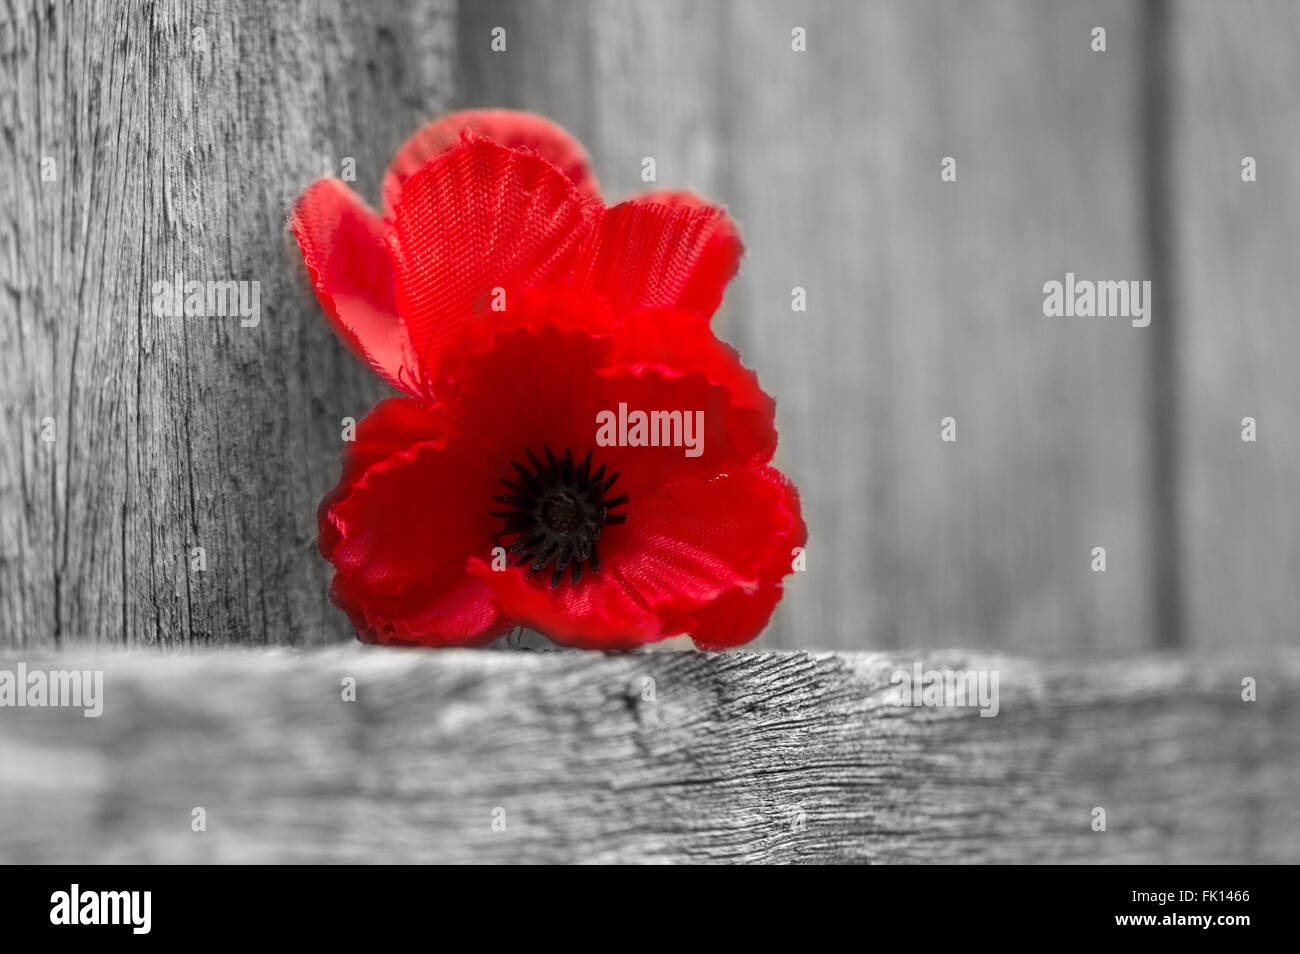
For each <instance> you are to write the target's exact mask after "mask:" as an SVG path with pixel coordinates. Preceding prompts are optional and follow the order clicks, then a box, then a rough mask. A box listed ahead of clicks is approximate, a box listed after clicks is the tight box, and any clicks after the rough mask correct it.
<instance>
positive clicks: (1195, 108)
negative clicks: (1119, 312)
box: [1164, 0, 1300, 646]
mask: <svg viewBox="0 0 1300 954" xmlns="http://www.w3.org/2000/svg"><path fill="white" fill-rule="evenodd" d="M1175 10H1176V13H1177V17H1176V19H1175V30H1174V35H1173V42H1172V44H1171V46H1172V50H1173V68H1174V70H1175V73H1176V82H1175V85H1174V87H1173V88H1174V91H1175V93H1176V99H1175V101H1174V103H1173V104H1172V112H1171V120H1170V130H1171V133H1172V137H1173V142H1172V149H1171V161H1172V167H1171V168H1169V169H1166V170H1165V171H1164V173H1165V175H1167V176H1168V177H1169V182H1170V188H1171V192H1172V194H1173V197H1174V202H1173V206H1174V209H1175V213H1176V215H1177V217H1178V219H1179V225H1180V228H1178V229H1177V230H1176V233H1175V235H1176V237H1177V241H1176V242H1175V243H1174V246H1173V249H1172V256H1173V262H1174V268H1175V269H1176V275H1177V278H1178V280H1179V285H1180V288H1181V290H1182V295H1181V297H1180V305H1179V313H1178V315H1177V319H1178V322H1179V329H1180V334H1181V345H1182V354H1183V356H1184V360H1183V368H1184V373H1183V387H1182V393H1183V398H1184V400H1183V402H1182V416H1181V419H1180V421H1179V422H1178V424H1179V426H1178V429H1177V432H1176V434H1177V438H1178V442H1177V445H1176V446H1177V449H1178V453H1179V464H1180V466H1181V467H1182V468H1183V469H1184V472H1185V473H1186V477H1185V479H1184V481H1183V493H1182V494H1181V495H1180V497H1179V501H1178V502H1179V506H1180V508H1181V511H1182V514H1183V521H1184V524H1185V527H1186V532H1185V539H1186V549H1185V551H1184V552H1185V557H1184V560H1185V566H1186V575H1187V580H1188V586H1187V592H1188V626H1189V629H1190V635H1191V641H1192V642H1194V643H1196V644H1198V645H1201V646H1208V645H1222V644H1224V643H1230V644H1232V645H1238V646H1239V645H1277V644H1279V643H1283V642H1286V643H1290V644H1292V645H1294V644H1296V643H1297V642H1300V587H1298V586H1297V585H1296V583H1297V581H1300V373H1297V360H1298V358H1300V321H1297V308H1296V288H1295V279H1296V263H1297V254H1298V253H1297V250H1298V249H1300V98H1298V97H1297V95H1296V91H1297V90H1300V59H1297V57H1296V53H1295V51H1296V49H1297V46H1298V45H1300V6H1297V5H1296V4H1293V3H1285V2H1271V0H1265V2H1259V0H1252V2H1243V3H1234V4H1232V5H1231V6H1225V5H1222V4H1215V3H1211V2H1188V3H1179V4H1177V5H1176V7H1175ZM1246 156H1252V157H1254V158H1255V160H1256V162H1257V164H1258V167H1257V173H1258V180H1257V181H1256V182H1253V183H1246V182H1243V181H1242V178H1241V173H1242V167H1241V161H1242V159H1243V157H1246ZM1244 417H1253V418H1255V419H1256V421H1257V424H1258V433H1257V438H1258V439H1257V441H1256V442H1255V443H1246V442H1243V441H1242V439H1241V433H1242V418H1244Z"/></svg>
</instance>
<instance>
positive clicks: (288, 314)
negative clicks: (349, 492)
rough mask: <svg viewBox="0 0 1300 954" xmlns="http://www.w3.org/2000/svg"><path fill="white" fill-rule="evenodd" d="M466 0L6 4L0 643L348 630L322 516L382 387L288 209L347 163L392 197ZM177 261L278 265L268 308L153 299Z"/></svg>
mask: <svg viewBox="0 0 1300 954" xmlns="http://www.w3.org/2000/svg"><path fill="white" fill-rule="evenodd" d="M452 13H453V5H452V3H451V2H450V0H421V2H419V3H411V2H406V0H390V2H383V3H365V4H355V3H348V2H343V0H331V2H325V3H318V2H309V0H301V2H292V3H274V4H264V3H261V2H258V0H239V2H232V3H223V4H218V5H212V4H205V3H197V2H186V0H159V2H144V0H105V2H96V3H80V2H70V0H68V2H55V3H45V2H41V3H36V2H29V0H19V2H16V3H10V4H5V5H3V7H0V69H3V81H2V82H0V131H2V132H3V135H0V169H3V170H4V171H3V174H2V175H0V369H3V370H2V371H0V446H2V447H3V452H0V645H3V646H42V647H47V646H75V645H78V644H85V643H95V642H103V643H117V644H121V643H129V644H138V643H143V644H151V643H169V644H176V643H207V642H212V643H228V642H233V643H266V642H280V641H290V642H308V643H310V642H322V641H334V640H338V639H345V638H348V637H349V636H350V627H349V626H348V624H347V620H346V618H344V617H343V615H342V614H341V613H339V612H337V611H336V610H335V609H334V608H333V607H331V606H330V605H329V603H328V601H327V599H326V593H327V589H328V572H327V571H328V567H326V566H325V564H324V561H322V560H321V559H320V558H319V557H318V556H317V555H316V554H315V552H314V547H313V544H314V540H315V536H316V525H315V508H316V505H317V502H318V501H319V500H320V497H321V496H322V495H323V493H324V492H325V491H326V490H327V489H328V488H329V486H331V484H332V483H333V482H334V481H335V480H336V479H337V476H338V456H339V451H340V449H341V447H342V442H341V439H340V434H341V426H340V425H341V420H342V418H343V417H344V416H352V417H355V418H358V419H359V418H360V417H361V416H362V415H363V414H364V413H365V412H366V411H368V410H369V408H370V407H371V405H372V404H373V403H374V401H375V400H376V399H377V398H378V397H379V396H380V395H381V394H382V393H383V392H384V391H385V388H384V386H383V385H381V384H380V383H379V382H378V381H377V379H375V378H374V376H373V375H371V374H370V373H369V372H368V371H367V370H366V369H365V368H363V367H362V366H361V365H360V364H359V363H358V362H357V361H355V360H354V359H353V358H352V357H351V356H349V355H348V354H347V353H346V352H345V351H344V349H343V348H342V347H341V346H340V345H338V343H337V342H336V341H334V339H333V335H332V334H331V333H330V331H329V329H328V328H327V327H326V324H325V322H324V320H323V318H322V317H321V315H320V312H319V308H318V306H317V305H316V302H315V300H314V298H313V296H312V295H311V291H310V287H309V286H308V285H307V284H306V282H305V281H304V280H303V278H302V276H301V266H300V265H299V263H298V261H297V258H298V257H297V253H296V251H295V250H293V249H292V247H291V244H290V243H288V242H287V241H286V233H285V228H284V226H285V221H286V219H287V216H288V210H289V206H290V204H291V203H292V201H293V199H294V198H295V196H296V195H297V194H298V192H299V191H300V190H301V188H302V187H303V186H304V185H306V184H307V183H308V182H310V181H311V180H312V179H314V178H317V177H319V176H321V175H325V174H329V173H333V174H339V173H340V172H341V171H342V162H343V159H344V158H345V157H352V158H353V159H355V160H356V172H357V182H356V185H357V186H358V187H359V188H360V189H362V190H363V191H364V192H365V193H366V194H367V195H369V196H370V197H372V198H374V199H377V197H378V184H379V181H380V179H381V177H382V175H383V172H384V169H385V167H386V165H387V163H388V160H389V158H390V157H391V156H392V154H393V152H394V151H395V150H396V149H397V147H398V146H399V145H400V144H401V142H402V141H403V139H404V138H405V137H406V136H407V135H408V134H409V133H410V132H411V130H412V129H414V128H415V127H416V125H418V124H419V123H420V122H422V121H424V120H426V119H428V118H431V117H433V116H436V115H437V114H439V113H440V112H442V111H444V110H445V108H446V104H447V101H448V98H449V96H450V91H451V81H452V70H453V59H452V56H451V44H452V41H453V38H454V25H453V17H452ZM44 157H50V158H52V159H53V160H54V163H55V165H54V170H55V173H56V176H57V178H56V179H55V180H54V181H43V180H42V176H41V172H42V167H41V162H42V159H43V158H44ZM178 271H180V272H182V273H184V275H185V277H186V278H187V279H200V280H206V279H216V280H223V279H233V280H246V281H260V282H261V322H260V324H259V325H258V326H257V327H241V326H240V323H239V320H238V318H233V319H232V318H158V317H155V316H154V315H153V314H152V313H151V304H152V297H151V294H150V289H151V286H152V285H153V283H154V282H155V281H159V280H162V279H169V278H171V277H172V276H173V275H174V274H175V273H176V272H178ZM46 417H50V418H53V419H54V422H55V432H54V433H55V437H56V440H55V441H54V443H52V444H47V443H45V442H43V441H42V439H41V422H42V420H43V419H44V418H46ZM194 546H203V547H204V548H205V551H206V557H207V564H208V569H207V571H206V572H203V573H193V572H191V571H190V549H191V548H192V547H194Z"/></svg>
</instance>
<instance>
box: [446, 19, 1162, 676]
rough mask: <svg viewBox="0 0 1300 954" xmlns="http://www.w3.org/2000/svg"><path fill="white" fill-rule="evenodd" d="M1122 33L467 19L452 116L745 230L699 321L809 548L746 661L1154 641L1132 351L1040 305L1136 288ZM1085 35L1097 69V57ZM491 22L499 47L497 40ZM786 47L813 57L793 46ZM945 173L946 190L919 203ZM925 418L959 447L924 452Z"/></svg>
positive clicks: (1136, 180) (831, 22)
mask: <svg viewBox="0 0 1300 954" xmlns="http://www.w3.org/2000/svg"><path fill="white" fill-rule="evenodd" d="M1139 14H1140V10H1139V8H1137V7H1136V6H1134V5H1130V4H1124V3H1121V2H1113V3H1110V2H1108V3H1103V4H1100V5H1090V6H1089V7H1088V9H1086V10H1085V9H1081V8H1080V6H1079V5H1078V4H1066V3H1048V4H1044V3H1038V2H998V3H981V4H975V5H954V4H951V3H938V2H934V3H915V2H907V3H902V2H870V3H860V2H847V0H844V2H830V3H818V4H813V5H809V4H799V3H788V2H780V0H758V2H744V3H719V4H693V3H687V2H670V3H656V4H654V5H649V4H644V5H643V4H626V3H616V2H607V3H606V2H597V3H581V2H565V0H548V2H545V3H528V4H520V3H514V2H510V0H496V2H488V3H475V4H473V5H472V6H467V7H466V8H465V9H464V10H463V11H462V16H461V25H460V43H459V45H458V52H459V55H460V57H461V67H460V70H459V75H460V76H461V77H462V82H461V83H460V84H459V85H460V88H461V96H462V98H467V101H470V102H473V101H475V100H476V99H479V100H482V101H486V102H492V103H503V104H505V105H512V106H518V107H522V108H529V109H534V110H539V111H542V112H545V113H547V114H549V115H552V116H554V117H556V118H557V119H558V120H559V121H561V122H564V123H567V124H569V125H570V126H571V127H573V128H574V129H575V130H577V131H579V132H580V133H581V134H582V135H583V137H584V140H585V141H586V143H587V144H588V146H589V147H590V149H591V151H592V154H593V157H594V160H595V164H596V168H597V171H598V173H599V175H600V176H601V178H602V181H603V182H604V183H605V186H606V188H607V191H608V192H609V193H610V196H611V198H622V197H623V196H625V195H626V194H628V193H629V192H634V191H637V190H638V189H644V188H647V187H648V186H647V185H646V184H645V183H642V182H641V181H640V161H641V158H642V157H643V156H654V157H655V158H656V161H657V171H658V181H657V182H656V183H655V185H658V186H665V187H673V186H681V187H688V188H693V189H696V190H697V191H700V192H702V193H704V194H706V195H709V196H710V197H712V198H714V199H716V200H718V201H721V202H724V203H726V204H727V205H729V207H730V208H731V211H732V213H733V215H734V216H735V217H736V218H737V219H738V220H739V222H740V224H741V227H742V231H743V234H744V236H745V240H746V244H747V247H748V256H747V258H746V261H745V263H744V264H743V266H742V273H741V275H740V277H739V278H738V279H737V281H736V282H735V283H734V285H733V286H732V289H731V290H730V292H729V293H728V300H727V302H726V304H725V305H724V308H723V311H722V313H721V314H720V316H719V318H718V319H717V323H718V327H719V329H720V331H721V333H722V334H723V335H724V336H725V337H727V338H729V339H730V340H732V341H733V342H735V343H736V344H737V345H738V346H739V347H740V349H741V352H742V355H743V356H744V358H745V360H746V362H747V363H749V364H750V365H751V366H752V367H754V368H755V369H756V370H757V371H758V373H759V376H760V380H762V381H763V383H764V384H765V386H766V387H767V388H768V389H769V390H770V391H771V392H772V393H774V394H775V395H776V397H777V401H778V425H779V427H780V429H781V434H782V446H781V450H780V452H779V455H778V461H777V462H778V464H779V465H781V466H782V467H783V468H784V469H786V470H787V472H789V473H790V474H791V475H792V476H793V477H794V479H795V480H796V482H797V483H798V485H799V487H800V489H801V492H802V494H803V499H804V503H805V510H806V516H807V518H808V521H809V527H810V542H809V556H808V572H807V573H806V574H803V575H802V576H800V577H798V578H796V579H794V580H793V581H792V582H791V585H790V592H789V595H788V597H787V598H786V600H785V602H784V603H783V604H782V606H781V607H780V608H779V609H778V611H777V616H776V618H775V621H774V623H773V626H772V627H771V628H770V629H769V631H768V633H767V634H766V635H765V636H764V637H763V639H762V641H761V642H760V644H759V645H766V646H777V645H779V646H806V645H808V639H809V635H808V634H811V633H816V634H817V637H816V638H817V640H818V641H819V643H818V644H819V645H822V646H839V647H850V646H852V647H858V648H861V647H863V646H864V645H869V646H904V645H906V646H920V645H931V646H944V645H962V646H985V647H1000V648H1005V649H1016V650H1020V651H1027V652H1028V651H1031V652H1036V653H1044V654H1081V653H1088V652H1093V651H1098V650H1107V651H1115V650H1119V651H1138V650H1141V649H1142V648H1143V647H1145V646H1149V645H1150V644H1151V639H1152V635H1151V630H1152V626H1151V622H1152V601H1153V597H1152V587H1151V585H1150V584H1151V580H1152V574H1151V570H1150V560H1151V558H1152V553H1153V549H1154V552H1155V553H1157V554H1159V550H1158V548H1153V546H1152V541H1151V535H1150V534H1151V527H1150V521H1149V519H1148V508H1147V500H1146V499H1145V494H1146V492H1147V482H1146V474H1147V473H1148V463H1149V462H1148V460H1147V457H1146V451H1145V449H1144V445H1145V440H1146V436H1147V433H1148V431H1147V428H1148V420H1147V417H1146V415H1145V413H1144V411H1143V407H1144V397H1145V393H1146V387H1145V383H1144V375H1145V372H1146V366H1147V355H1146V350H1145V349H1146V347H1147V340H1146V339H1145V338H1144V337H1143V334H1142V332H1141V331H1138V330H1135V329H1131V328H1128V327H1127V326H1124V327H1119V326H1118V325H1116V324H1115V323H1107V322H1087V321H1079V322H1076V323H1070V322H1068V321H1064V320H1063V321H1061V322H1049V321H1048V320H1047V319H1045V318H1044V317H1043V314H1042V285H1043V283H1044V282H1045V281H1048V280H1050V279H1053V278H1056V279H1063V278H1064V275H1065V272H1066V271H1067V270H1070V271H1075V272H1076V273H1078V274H1079V275H1080V277H1083V276H1086V275H1091V276H1094V277H1116V278H1120V277H1124V278H1138V277H1141V276H1142V275H1143V274H1144V269H1145V265H1146V262H1145V251H1144V246H1143V221H1144V218H1143V217H1144V208H1143V203H1142V201H1141V197H1140V195H1139V187H1140V181H1141V180H1140V172H1141V166H1140V157H1141V149H1142V146H1143V144H1142V142H1141V140H1140V136H1137V135H1135V134H1136V132H1137V126H1138V122H1139V119H1140V118H1141V114H1140V108H1141V95H1140V91H1141V78H1142V70H1141V64H1142V55H1143V51H1142V50H1141V49H1140V47H1139V39H1140V37H1139V34H1138V24H1139ZM1095 23H1105V25H1106V26H1107V27H1108V28H1109V31H1110V34H1109V35H1110V49H1109V51H1108V52H1106V53H1105V54H1094V53H1093V52H1091V50H1090V48H1089V40H1090V33H1089V31H1090V28H1091V27H1092V26H1093V25H1094V24H1095ZM495 25H502V26H505V27H506V29H507V34H508V36H509V46H508V49H507V51H506V52H505V53H493V52H492V51H491V50H490V47H489V43H488V37H489V35H490V30H491V28H492V26H495ZM795 26H802V27H804V28H805V29H806V30H807V31H808V32H807V36H808V51H807V52H806V53H803V54H800V53H795V52H793V51H792V50H791V30H792V28H793V27H795ZM575 74H576V76H575ZM944 156H954V157H955V158H957V160H958V180H957V182H956V183H948V184H945V183H942V182H941V181H940V178H939V164H940V160H941V159H942V157H944ZM796 285H798V286H802V287H804V288H806V289H807V291H808V301H809V310H808V312H807V313H805V314H796V313H792V311H791V307H790V303H791V289H792V288H793V287H794V286H796ZM948 415H952V416H954V417H955V418H956V419H957V421H958V441H957V443H956V444H955V445H950V444H944V443H941V442H940V440H939V430H940V419H941V418H943V417H946V416H948ZM1094 546H1105V547H1106V548H1107V551H1108V563H1109V569H1108V572H1107V573H1105V574H1095V573H1092V572H1091V570H1090V567H1089V561H1090V553H1091V549H1092V547H1094Z"/></svg>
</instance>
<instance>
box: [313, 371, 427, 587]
mask: <svg viewBox="0 0 1300 954" xmlns="http://www.w3.org/2000/svg"><path fill="white" fill-rule="evenodd" d="M446 432H447V425H446V420H445V416H444V415H443V414H442V413H441V412H440V411H439V410H438V409H437V407H435V406H434V405H433V404H429V403H426V402H424V401H418V400H413V399H411V398H404V397H400V398H389V399H388V400H386V401H381V402H380V403H379V404H377V405H375V407H374V409H373V410H372V411H371V412H370V413H369V414H367V415H366V416H365V417H364V418H362V419H361V422H360V423H359V424H358V425H357V432H356V439H355V440H353V441H350V442H348V443H347V444H346V445H344V450H343V474H342V476H341V477H340V478H339V482H338V485H337V486H335V488H334V489H333V490H331V491H330V492H329V493H328V494H326V495H325V498H324V499H323V500H322V501H321V502H320V507H319V508H318V510H317V517H318V520H319V526H320V536H319V538H318V540H317V543H318V546H319V547H320V552H321V554H322V555H323V556H324V557H325V559H327V560H331V561H332V560H333V559H334V553H335V550H336V549H337V548H338V545H339V542H340V541H341V534H340V532H339V528H338V527H337V526H336V525H335V524H334V521H333V519H332V516H331V514H332V511H333V508H334V506H335V505H336V504H338V503H339V502H340V501H342V500H345V499H346V498H347V497H348V495H349V494H351V493H352V489H353V487H354V486H355V485H356V483H357V481H359V480H360V479H361V478H362V477H363V476H364V475H365V473H366V472H367V471H368V470H370V468H372V467H374V466H376V465H377V464H381V463H383V462H384V461H386V460H388V459H389V458H390V457H395V456H397V455H398V454H401V453H403V452H405V451H407V450H409V449H410V448H411V447H413V446H414V445H416V444H419V443H421V442H423V441H432V440H438V439H440V438H442V437H443V436H444V435H445V434H446Z"/></svg>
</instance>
